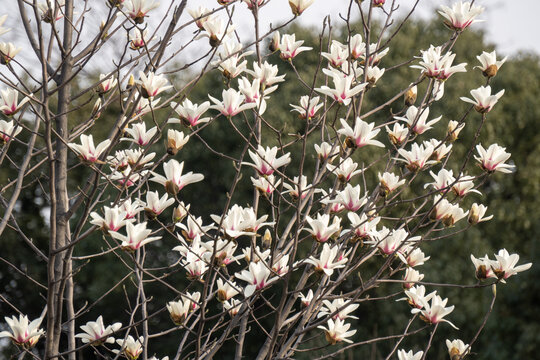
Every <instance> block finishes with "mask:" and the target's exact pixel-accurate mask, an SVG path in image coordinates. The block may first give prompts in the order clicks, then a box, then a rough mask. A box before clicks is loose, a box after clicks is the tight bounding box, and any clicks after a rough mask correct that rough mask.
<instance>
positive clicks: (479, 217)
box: [468, 203, 493, 225]
mask: <svg viewBox="0 0 540 360" xmlns="http://www.w3.org/2000/svg"><path fill="white" fill-rule="evenodd" d="M486 211H487V206H484V205H482V204H480V205H478V204H477V203H474V204H472V206H471V211H469V219H468V221H469V224H471V225H476V224H478V223H480V222H483V221H488V220H491V219H492V218H493V215H490V216H486V217H484V215H485V214H486Z"/></svg>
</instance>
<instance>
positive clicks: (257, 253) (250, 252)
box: [242, 246, 271, 264]
mask: <svg viewBox="0 0 540 360" xmlns="http://www.w3.org/2000/svg"><path fill="white" fill-rule="evenodd" d="M270 252H271V250H270V249H266V250H265V251H261V249H260V248H259V246H255V247H254V248H253V247H252V246H250V247H246V248H244V249H242V253H243V254H244V260H245V261H246V262H247V263H248V264H249V263H251V262H254V263H258V262H259V261H266V259H268V257H269V256H270Z"/></svg>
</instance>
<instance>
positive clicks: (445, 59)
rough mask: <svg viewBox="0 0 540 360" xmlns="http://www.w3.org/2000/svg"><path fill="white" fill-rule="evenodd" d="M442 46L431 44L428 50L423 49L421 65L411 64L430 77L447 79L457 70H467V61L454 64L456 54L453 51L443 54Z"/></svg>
mask: <svg viewBox="0 0 540 360" xmlns="http://www.w3.org/2000/svg"><path fill="white" fill-rule="evenodd" d="M442 51H443V50H442V47H440V46H437V47H435V46H433V45H430V47H429V49H428V50H422V51H421V53H422V56H421V59H422V60H421V61H420V63H419V65H411V67H412V68H415V69H420V70H422V73H423V74H424V75H425V76H427V77H430V78H436V79H438V80H442V81H444V80H447V79H448V78H449V77H450V76H452V75H453V74H454V73H456V72H466V71H467V70H466V68H465V65H467V64H466V63H462V64H458V65H454V66H452V63H453V62H454V58H455V57H456V54H453V53H452V52H451V51H449V52H447V53H446V54H444V55H442Z"/></svg>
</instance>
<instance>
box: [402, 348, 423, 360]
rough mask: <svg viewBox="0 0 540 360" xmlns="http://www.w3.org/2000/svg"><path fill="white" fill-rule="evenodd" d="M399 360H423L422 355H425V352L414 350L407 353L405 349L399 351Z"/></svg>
mask: <svg viewBox="0 0 540 360" xmlns="http://www.w3.org/2000/svg"><path fill="white" fill-rule="evenodd" d="M397 355H398V360H422V355H424V352H423V351H418V352H416V353H415V352H413V351H412V350H409V351H408V352H406V351H405V350H403V349H400V350H398V352H397Z"/></svg>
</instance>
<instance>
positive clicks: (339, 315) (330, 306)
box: [317, 298, 360, 320]
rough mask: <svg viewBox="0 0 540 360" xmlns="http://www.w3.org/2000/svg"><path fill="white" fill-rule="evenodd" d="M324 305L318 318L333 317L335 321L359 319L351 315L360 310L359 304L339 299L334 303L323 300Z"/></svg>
mask: <svg viewBox="0 0 540 360" xmlns="http://www.w3.org/2000/svg"><path fill="white" fill-rule="evenodd" d="M323 304H324V306H323V307H321V310H320V311H319V314H318V315H317V317H318V318H320V317H324V316H330V315H332V319H334V320H336V319H340V320H345V319H347V318H351V319H358V317H356V316H354V315H349V314H350V313H352V312H353V311H355V310H356V309H358V307H359V306H360V305H359V304H353V303H351V302H350V301H347V300H345V299H343V298H337V299H335V300H334V301H329V300H323Z"/></svg>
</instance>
